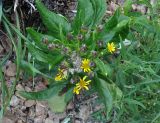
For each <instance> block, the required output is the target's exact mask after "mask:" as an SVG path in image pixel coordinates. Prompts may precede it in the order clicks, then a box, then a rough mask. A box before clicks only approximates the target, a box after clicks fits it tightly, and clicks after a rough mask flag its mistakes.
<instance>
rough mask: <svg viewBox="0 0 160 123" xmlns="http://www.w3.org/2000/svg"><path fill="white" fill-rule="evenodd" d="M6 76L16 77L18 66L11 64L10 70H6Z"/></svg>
mask: <svg viewBox="0 0 160 123" xmlns="http://www.w3.org/2000/svg"><path fill="white" fill-rule="evenodd" d="M5 74H6V75H7V76H15V75H16V65H15V64H14V63H10V64H9V65H8V68H7V69H6V70H5Z"/></svg>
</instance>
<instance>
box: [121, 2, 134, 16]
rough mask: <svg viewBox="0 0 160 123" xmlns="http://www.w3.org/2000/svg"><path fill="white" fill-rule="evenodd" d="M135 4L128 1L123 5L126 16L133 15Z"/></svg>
mask: <svg viewBox="0 0 160 123" xmlns="http://www.w3.org/2000/svg"><path fill="white" fill-rule="evenodd" d="M133 3H134V2H133V0H126V1H125V3H124V5H123V9H124V14H125V15H129V13H131V10H132V4H133Z"/></svg>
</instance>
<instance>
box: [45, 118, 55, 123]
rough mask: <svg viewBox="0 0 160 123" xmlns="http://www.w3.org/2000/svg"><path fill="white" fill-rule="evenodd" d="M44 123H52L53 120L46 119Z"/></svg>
mask: <svg viewBox="0 0 160 123" xmlns="http://www.w3.org/2000/svg"><path fill="white" fill-rule="evenodd" d="M45 123H53V120H51V119H49V118H47V119H46V120H45Z"/></svg>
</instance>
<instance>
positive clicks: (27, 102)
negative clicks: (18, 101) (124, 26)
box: [25, 100, 36, 107]
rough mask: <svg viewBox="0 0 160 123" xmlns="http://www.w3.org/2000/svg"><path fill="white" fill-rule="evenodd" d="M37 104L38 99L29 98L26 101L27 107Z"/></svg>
mask: <svg viewBox="0 0 160 123" xmlns="http://www.w3.org/2000/svg"><path fill="white" fill-rule="evenodd" d="M35 104H36V101H34V100H27V101H25V106H26V107H31V106H33V105H35Z"/></svg>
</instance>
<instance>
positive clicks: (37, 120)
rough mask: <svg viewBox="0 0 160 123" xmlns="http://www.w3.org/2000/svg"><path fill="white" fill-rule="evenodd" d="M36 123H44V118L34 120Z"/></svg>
mask: <svg viewBox="0 0 160 123" xmlns="http://www.w3.org/2000/svg"><path fill="white" fill-rule="evenodd" d="M34 123H43V117H41V116H39V117H36V118H35V119H34Z"/></svg>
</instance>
